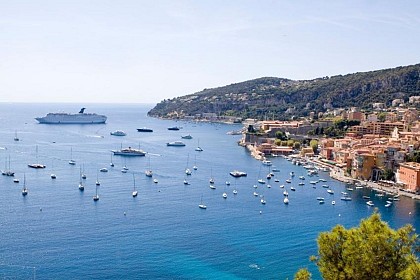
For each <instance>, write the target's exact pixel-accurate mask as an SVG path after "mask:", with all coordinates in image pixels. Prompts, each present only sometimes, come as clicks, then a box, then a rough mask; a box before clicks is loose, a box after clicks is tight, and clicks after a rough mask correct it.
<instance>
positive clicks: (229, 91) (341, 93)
mask: <svg viewBox="0 0 420 280" xmlns="http://www.w3.org/2000/svg"><path fill="white" fill-rule="evenodd" d="M419 76H420V64H416V65H411V66H404V67H397V68H392V69H385V70H377V71H371V72H362V73H354V74H347V75H338V76H332V77H323V78H318V79H314V80H298V81H294V80H288V79H282V78H275V77H266V78H259V79H255V80H249V81H245V82H241V83H236V84H231V85H228V86H223V87H218V88H212V89H204V90H203V91H200V92H197V93H194V94H190V95H185V96H181V97H177V98H173V99H166V100H163V101H161V102H160V103H158V104H157V105H156V106H155V107H154V108H153V109H152V110H150V112H149V115H150V116H153V117H162V118H172V117H176V116H179V115H181V116H182V115H186V116H188V115H195V114H201V113H217V114H218V115H228V116H237V117H243V118H248V117H253V118H260V119H261V118H263V117H264V116H266V115H269V116H270V117H271V116H273V115H274V116H275V117H276V118H277V119H285V118H289V117H290V116H292V115H295V116H306V115H308V114H309V113H310V112H315V113H318V112H325V111H326V110H327V109H328V108H349V107H353V106H357V107H360V108H364V109H368V108H372V103H375V102H382V103H386V104H387V105H390V104H391V102H392V100H393V99H396V98H400V99H404V100H405V101H406V102H407V101H408V98H409V97H410V96H413V95H420V79H419Z"/></svg>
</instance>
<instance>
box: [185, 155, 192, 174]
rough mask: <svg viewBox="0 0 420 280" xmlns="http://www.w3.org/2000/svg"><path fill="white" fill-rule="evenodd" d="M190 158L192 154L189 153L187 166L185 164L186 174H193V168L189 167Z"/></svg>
mask: <svg viewBox="0 0 420 280" xmlns="http://www.w3.org/2000/svg"><path fill="white" fill-rule="evenodd" d="M189 160H190V154H188V157H187V166H185V174H187V175H191V174H192V171H191V169H189V168H188V163H189Z"/></svg>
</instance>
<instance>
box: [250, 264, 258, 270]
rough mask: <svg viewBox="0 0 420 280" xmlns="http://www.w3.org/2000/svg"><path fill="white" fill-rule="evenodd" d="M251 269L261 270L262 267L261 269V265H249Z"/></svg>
mask: <svg viewBox="0 0 420 280" xmlns="http://www.w3.org/2000/svg"><path fill="white" fill-rule="evenodd" d="M249 268H253V269H257V270H258V269H261V268H260V267H259V265H258V264H256V263H253V264H250V265H249Z"/></svg>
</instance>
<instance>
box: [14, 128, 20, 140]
mask: <svg viewBox="0 0 420 280" xmlns="http://www.w3.org/2000/svg"><path fill="white" fill-rule="evenodd" d="M13 140H14V141H16V142H17V141H19V138H18V136H17V131H16V130H15V138H13Z"/></svg>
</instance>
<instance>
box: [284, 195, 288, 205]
mask: <svg viewBox="0 0 420 280" xmlns="http://www.w3.org/2000/svg"><path fill="white" fill-rule="evenodd" d="M283 203H284V204H286V205H287V204H289V198H288V197H287V196H286V197H285V198H284V199H283Z"/></svg>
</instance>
